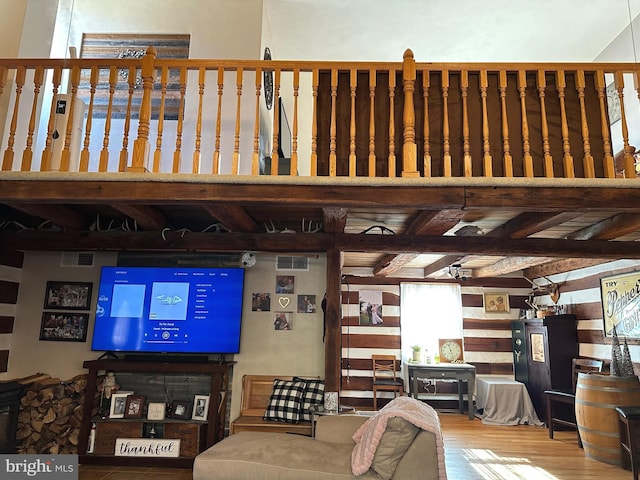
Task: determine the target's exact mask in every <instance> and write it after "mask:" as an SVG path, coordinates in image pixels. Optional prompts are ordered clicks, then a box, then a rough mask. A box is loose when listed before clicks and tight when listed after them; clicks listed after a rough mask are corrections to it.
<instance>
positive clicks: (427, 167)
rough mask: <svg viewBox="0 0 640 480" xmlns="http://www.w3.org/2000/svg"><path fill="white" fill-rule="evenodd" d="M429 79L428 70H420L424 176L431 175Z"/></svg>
mask: <svg viewBox="0 0 640 480" xmlns="http://www.w3.org/2000/svg"><path fill="white" fill-rule="evenodd" d="M430 86H431V79H430V78H429V70H424V71H423V72H422V98H423V99H424V122H423V123H424V128H423V129H422V130H423V132H424V147H423V148H424V168H423V174H424V176H425V177H431V175H432V173H431V145H430V142H429V133H430V132H429V87H430Z"/></svg>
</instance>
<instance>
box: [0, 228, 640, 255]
mask: <svg viewBox="0 0 640 480" xmlns="http://www.w3.org/2000/svg"><path fill="white" fill-rule="evenodd" d="M0 244H2V245H3V247H4V248H6V249H15V250H48V251H54V250H55V251H68V250H132V251H164V250H166V251H189V250H192V251H203V252H207V251H208V252H229V251H243V250H250V251H257V252H326V251H328V250H330V249H333V248H335V249H337V250H339V251H345V252H348V251H351V252H376V253H381V254H388V253H394V254H395V253H432V254H444V255H459V256H464V255H483V256H500V257H505V256H514V255H515V256H534V257H559V258H567V257H570V258H608V259H620V258H630V259H636V258H640V249H639V248H638V242H631V241H627V242H623V241H607V240H564V239H549V238H523V239H512V238H488V237H455V236H444V237H434V236H422V235H362V234H346V233H336V234H325V233H316V234H304V235H303V234H286V233H272V234H270V233H254V234H250V233H195V232H191V233H186V234H184V233H182V232H179V231H166V232H164V233H163V234H161V233H160V232H120V231H114V232H44V231H40V230H39V231H30V230H26V231H21V232H9V231H0Z"/></svg>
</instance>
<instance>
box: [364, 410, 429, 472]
mask: <svg viewBox="0 0 640 480" xmlns="http://www.w3.org/2000/svg"><path fill="white" fill-rule="evenodd" d="M419 431H420V429H419V428H418V427H416V426H415V425H413V424H412V423H410V422H408V421H407V420H405V419H404V418H402V417H391V418H390V419H389V420H388V421H387V428H386V429H385V431H384V433H383V434H382V438H381V439H380V443H379V444H378V448H376V454H375V455H374V457H373V463H372V464H371V468H372V469H373V470H374V471H375V472H376V473H377V474H378V475H379V476H380V478H382V479H383V480H389V479H390V478H391V477H393V473H394V472H395V471H396V467H397V466H398V463H400V460H401V459H402V457H403V456H404V454H405V452H406V451H407V449H408V448H409V447H410V446H411V444H412V443H413V440H414V439H415V438H416V435H418V432H419Z"/></svg>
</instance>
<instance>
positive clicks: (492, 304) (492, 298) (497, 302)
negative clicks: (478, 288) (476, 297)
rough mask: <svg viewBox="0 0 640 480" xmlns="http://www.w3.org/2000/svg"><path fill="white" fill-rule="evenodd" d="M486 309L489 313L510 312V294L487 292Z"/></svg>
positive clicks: (485, 298)
mask: <svg viewBox="0 0 640 480" xmlns="http://www.w3.org/2000/svg"><path fill="white" fill-rule="evenodd" d="M484 311H485V312H487V313H508V312H509V295H508V294H507V293H493V292H491V293H485V294H484Z"/></svg>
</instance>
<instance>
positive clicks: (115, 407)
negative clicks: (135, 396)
mask: <svg viewBox="0 0 640 480" xmlns="http://www.w3.org/2000/svg"><path fill="white" fill-rule="evenodd" d="M129 395H131V392H118V393H112V394H111V408H110V409H109V418H124V412H125V410H126V407H127V397H128V396H129Z"/></svg>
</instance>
